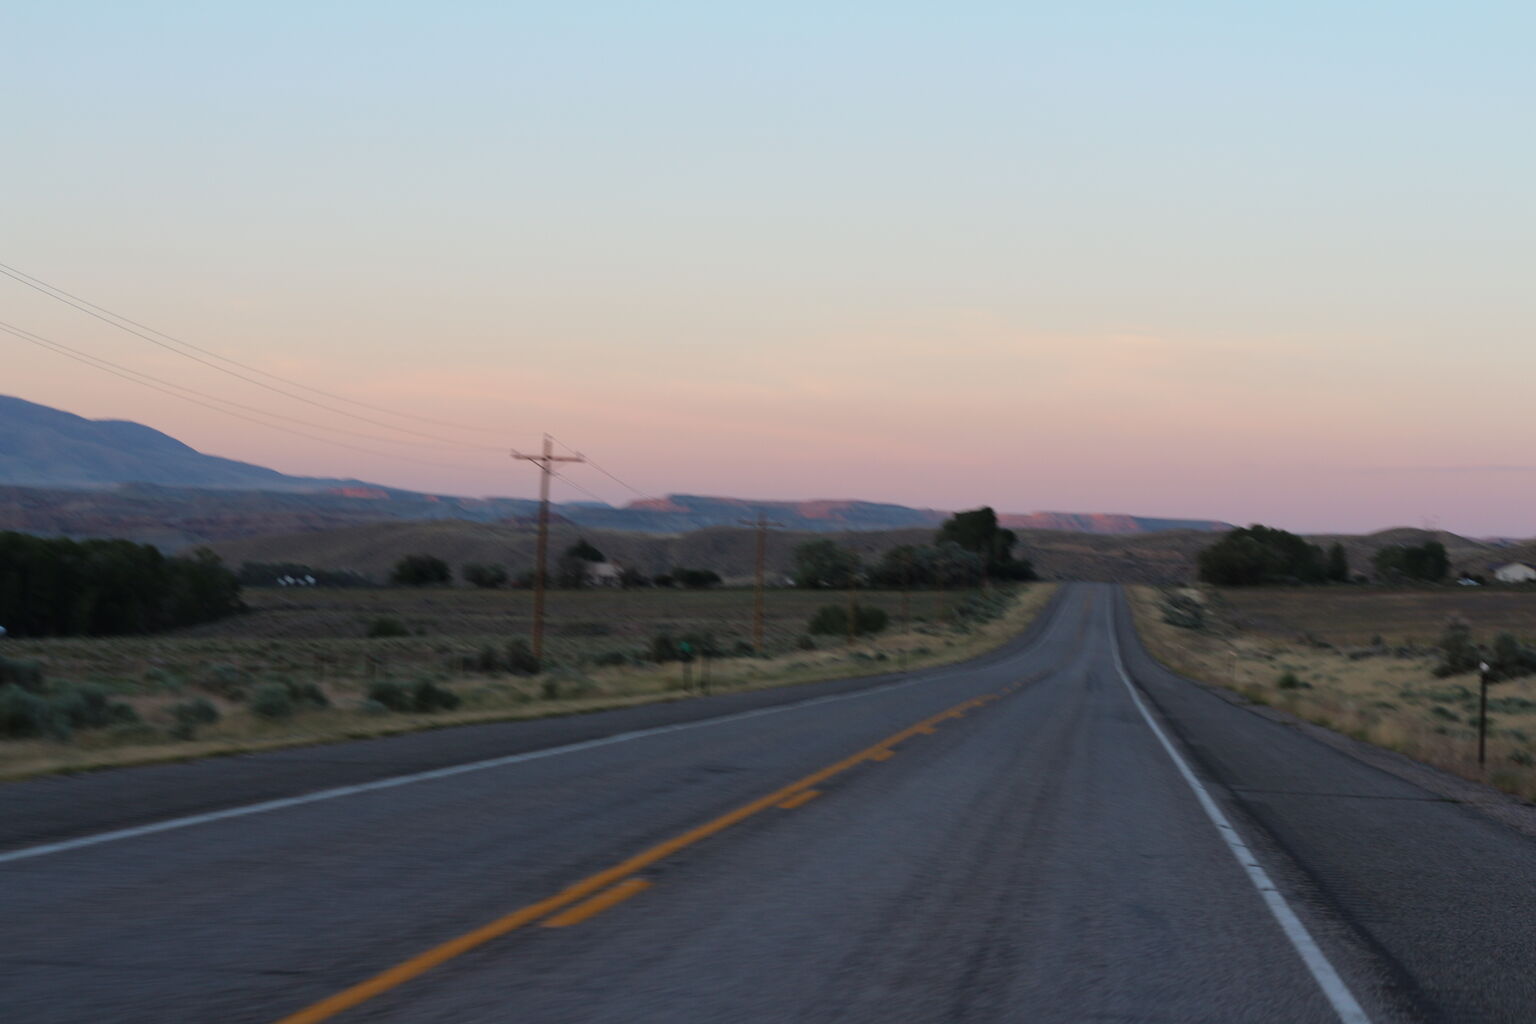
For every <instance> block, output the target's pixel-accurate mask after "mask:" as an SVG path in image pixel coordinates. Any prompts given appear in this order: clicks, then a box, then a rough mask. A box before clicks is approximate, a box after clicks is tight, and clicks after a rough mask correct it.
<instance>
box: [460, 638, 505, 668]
mask: <svg viewBox="0 0 1536 1024" xmlns="http://www.w3.org/2000/svg"><path fill="white" fill-rule="evenodd" d="M464 667H465V668H467V669H469V670H470V671H471V672H483V673H485V674H487V675H489V674H491V673H493V672H500V671H501V667H502V661H501V656H500V655H499V654H498V653H497V652H496V648H494V647H492V646H491V645H490V644H486V645H485V646H484V647H482V648H480V650H478V651H476V652H475V653H474V654H471V655H470V656H469V657H468V658H465V659H464Z"/></svg>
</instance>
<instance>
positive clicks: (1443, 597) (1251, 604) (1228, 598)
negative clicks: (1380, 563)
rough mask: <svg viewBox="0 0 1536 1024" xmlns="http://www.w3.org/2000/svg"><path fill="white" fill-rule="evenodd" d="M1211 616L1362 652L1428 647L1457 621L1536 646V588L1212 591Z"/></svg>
mask: <svg viewBox="0 0 1536 1024" xmlns="http://www.w3.org/2000/svg"><path fill="white" fill-rule="evenodd" d="M1210 593H1211V594H1212V600H1213V610H1215V611H1216V612H1218V613H1219V614H1220V615H1221V617H1222V618H1223V619H1224V620H1225V621H1227V622H1228V623H1230V624H1231V625H1233V626H1235V627H1237V628H1239V629H1242V630H1243V631H1245V632H1251V633H1263V634H1266V635H1269V636H1273V637H1275V638H1277V639H1285V640H1294V639H1296V638H1297V637H1300V636H1303V635H1310V636H1313V637H1316V638H1318V639H1320V640H1324V641H1327V642H1329V643H1334V644H1340V645H1356V646H1364V645H1367V644H1370V643H1371V642H1372V641H1373V640H1375V638H1377V637H1378V636H1379V637H1381V638H1382V640H1383V641H1385V642H1386V643H1387V644H1390V645H1401V644H1417V645H1426V646H1427V645H1430V644H1433V643H1434V642H1435V641H1436V640H1438V639H1439V637H1440V634H1441V633H1442V632H1444V631H1445V624H1446V622H1447V621H1448V620H1449V619H1450V618H1452V617H1453V616H1454V617H1459V618H1463V619H1465V620H1467V622H1469V623H1471V625H1472V629H1473V632H1475V633H1480V634H1487V635H1488V636H1489V638H1491V637H1492V636H1493V635H1495V634H1497V633H1501V632H1510V633H1513V634H1515V635H1516V636H1518V637H1521V638H1523V639H1525V640H1526V641H1527V642H1532V643H1536V588H1525V589H1515V588H1493V587H1454V588H1453V587H1435V588H1426V589H1423V590H1388V589H1384V588H1380V587H1275V588H1268V587H1253V588H1248V589H1238V588H1228V589H1224V590H1219V591H1211V592H1210Z"/></svg>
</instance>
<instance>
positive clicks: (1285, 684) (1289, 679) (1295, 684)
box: [1275, 672, 1312, 690]
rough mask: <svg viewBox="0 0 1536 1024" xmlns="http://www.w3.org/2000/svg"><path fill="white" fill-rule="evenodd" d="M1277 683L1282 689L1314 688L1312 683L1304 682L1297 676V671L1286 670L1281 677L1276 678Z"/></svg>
mask: <svg viewBox="0 0 1536 1024" xmlns="http://www.w3.org/2000/svg"><path fill="white" fill-rule="evenodd" d="M1275 685H1276V686H1278V687H1279V688H1280V689H1282V690H1310V689H1312V684H1311V683H1307V682H1303V681H1302V680H1301V679H1299V678H1297V676H1296V673H1294V672H1286V673H1285V674H1284V675H1282V676H1281V677H1280V678H1279V679H1277V680H1275Z"/></svg>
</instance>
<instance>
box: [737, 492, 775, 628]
mask: <svg viewBox="0 0 1536 1024" xmlns="http://www.w3.org/2000/svg"><path fill="white" fill-rule="evenodd" d="M737 522H740V523H742V524H744V525H746V526H753V527H756V528H757V576H756V584H755V586H754V591H753V595H752V646H753V647H754V648H756V649H757V653H758V656H759V657H761V656H762V655H764V654H766V653H767V645H766V641H765V639H764V619H765V618H766V617H767V613H768V597H767V591H766V590H765V589H764V586H765V585H764V581H763V577H764V574H765V572H766V571H767V567H768V528H769V527H771V526H783V525H784V524H783V523H773V522H769V521H768V517H767V516H765V515H763V514H762V513H761V512H759V513H758V514H757V518H756V519H739V520H737Z"/></svg>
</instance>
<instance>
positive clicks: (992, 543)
mask: <svg viewBox="0 0 1536 1024" xmlns="http://www.w3.org/2000/svg"><path fill="white" fill-rule="evenodd" d="M1018 540H1019V539H1018V536H1017V535H1016V534H1015V533H1014V532H1013V531H1012V530H1005V529H1003V528H1002V527H1000V526H998V525H997V513H996V512H994V511H993V510H992V509H991V508H990V507H985V506H984V507H982V508H978V509H972V510H971V511H969V512H956V513H955V514H954V515H952V516H950V517H949V518H948V519H946V520H945V521H944V524H943V525H942V526H940V527H939V532H938V533H937V534H936V535H935V537H934V543H935V544H936V545H938V546H939V547H943V546H944V545H945V544H954V545H956V546H957V547H959V548H960V549H961V550H964V551H969V552H970V553H971V554H973V555H976V556H978V557H979V558H980V559H981V561H982V565H983V567H984V569H985V571H986V574H987V575H988V576H990V577H992V578H993V579H1009V580H1031V579H1034V578H1035V571H1034V566H1032V565H1030V563H1029V562H1028V561H1027V560H1025V559H1019V558H1014V556H1013V548H1014V545H1015V544H1017V543H1018Z"/></svg>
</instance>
